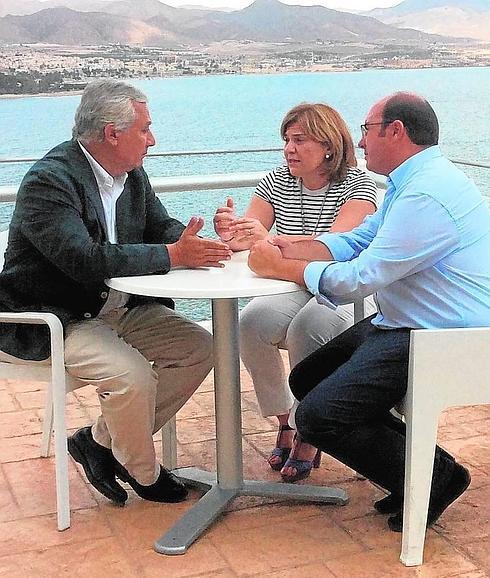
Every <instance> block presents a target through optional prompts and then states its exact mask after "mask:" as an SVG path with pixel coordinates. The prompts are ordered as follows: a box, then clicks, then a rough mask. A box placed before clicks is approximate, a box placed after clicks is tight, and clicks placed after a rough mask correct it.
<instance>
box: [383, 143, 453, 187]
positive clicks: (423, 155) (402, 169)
mask: <svg viewBox="0 0 490 578" xmlns="http://www.w3.org/2000/svg"><path fill="white" fill-rule="evenodd" d="M441 156H442V153H441V149H440V148H439V146H438V145H434V146H431V147H428V148H426V149H424V150H422V151H420V152H419V153H417V154H415V155H413V156H412V157H410V158H408V159H407V160H406V161H404V162H403V163H402V164H401V165H398V166H397V167H396V169H393V170H392V171H391V173H390V174H389V175H388V181H387V182H388V184H392V185H393V186H394V187H395V188H399V187H400V186H401V185H403V182H404V181H405V179H406V178H407V176H408V175H410V174H412V173H413V172H414V171H416V170H417V169H419V168H420V167H421V166H422V165H423V164H425V163H426V162H427V161H429V160H432V159H435V158H437V157H441Z"/></svg>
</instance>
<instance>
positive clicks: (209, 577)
mask: <svg viewBox="0 0 490 578" xmlns="http://www.w3.org/2000/svg"><path fill="white" fill-rule="evenodd" d="M236 576H237V575H236V574H235V572H233V570H231V569H229V568H227V569H225V570H215V571H214V572H206V573H204V574H199V575H198V576H196V578H236ZM470 578H471V577H470ZM478 578H479V577H478Z"/></svg>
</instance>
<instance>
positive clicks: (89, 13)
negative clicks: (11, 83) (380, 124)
mask: <svg viewBox="0 0 490 578" xmlns="http://www.w3.org/2000/svg"><path fill="white" fill-rule="evenodd" d="M441 2H442V0H425V1H424V2H422V0H406V1H405V2H402V4H400V5H399V6H396V7H394V8H392V9H386V10H385V11H381V12H378V11H374V12H371V13H369V14H367V15H359V14H351V13H348V12H340V11H337V10H331V9H329V8H325V7H322V6H291V5H286V4H282V3H281V2H279V1H278V0H256V1H255V2H254V3H253V4H251V5H250V6H248V7H246V8H244V9H242V10H237V11H233V12H223V11H218V10H207V9H206V10H204V9H186V8H174V7H172V6H168V5H166V4H163V3H162V2H159V0H137V1H134V0H112V1H109V2H101V1H100V0H48V1H47V2H39V1H38V0H0V43H4V44H5V43H9V44H13V43H26V44H27V43H29V44H31V43H45V44H70V45H93V44H107V43H122V44H136V45H138V44H139V45H146V46H164V47H169V48H172V47H177V46H179V45H188V46H197V45H200V44H204V45H209V44H211V43H214V42H224V41H231V40H234V41H252V42H264V43H271V42H273V43H283V42H297V43H308V42H310V43H314V42H316V41H321V42H324V43H335V44H339V43H340V44H341V43H361V44H362V43H371V44H387V43H395V44H397V43H398V44H400V43H402V44H403V43H408V44H414V43H419V44H420V45H421V46H426V45H427V44H429V43H430V42H433V41H434V40H436V39H437V37H433V36H430V35H428V34H426V33H424V32H420V31H417V30H413V29H407V28H406V26H405V25H403V26H404V27H403V28H399V27H397V26H398V25H399V24H400V22H399V21H398V20H397V19H400V18H409V17H410V15H411V14H413V12H410V11H408V12H403V13H399V12H397V11H399V10H401V9H402V8H401V7H402V6H403V5H407V6H405V8H407V9H408V10H410V9H411V10H420V9H421V8H420V7H421V6H422V5H423V6H426V7H432V8H430V9H429V11H430V10H445V9H446V8H440V7H439V5H440V4H441ZM445 2H446V4H445V6H446V5H447V4H448V3H451V0H445ZM489 3H490V0H489V1H487V2H484V1H483V0H480V1H479V2H477V0H471V1H467V2H466V4H471V5H473V4H475V5H477V4H478V5H479V6H480V10H481V11H483V10H486V8H485V6H486V5H488V4H489ZM436 5H437V7H435V6H436ZM410 7H411V8H410ZM471 9H472V10H476V8H471ZM390 10H392V11H395V12H392V13H391V15H390V12H389V11H390ZM427 11H428V10H427V9H425V12H424V13H426V12H427ZM488 14H490V8H489V12H488ZM374 15H376V18H380V19H381V18H382V19H384V20H385V22H381V21H380V20H378V19H376V18H374V17H373V16H374ZM389 19H393V20H394V22H393V24H396V26H393V25H392V23H388V20H389ZM439 33H440V34H444V31H443V30H440V31H439ZM439 39H440V38H439Z"/></svg>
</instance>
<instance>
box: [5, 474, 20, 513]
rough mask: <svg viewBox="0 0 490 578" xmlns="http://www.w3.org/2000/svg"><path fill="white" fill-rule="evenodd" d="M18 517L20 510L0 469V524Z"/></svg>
mask: <svg viewBox="0 0 490 578" xmlns="http://www.w3.org/2000/svg"><path fill="white" fill-rule="evenodd" d="M20 517H21V512H20V508H19V506H18V504H17V502H16V501H15V499H14V496H13V494H12V491H11V488H10V486H9V485H8V483H7V480H6V478H5V476H4V474H3V471H2V469H0V522H8V521H9V520H16V519H18V518H20Z"/></svg>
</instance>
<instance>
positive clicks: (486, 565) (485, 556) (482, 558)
mask: <svg viewBox="0 0 490 578" xmlns="http://www.w3.org/2000/svg"><path fill="white" fill-rule="evenodd" d="M488 544H489V540H488V538H487V539H486V540H480V541H478V542H474V543H471V544H465V545H464V546H463V547H462V548H461V551H462V552H464V553H466V554H467V555H468V556H469V558H470V559H471V561H472V562H473V563H474V564H476V565H477V566H478V567H479V568H480V569H482V570H484V571H485V572H486V574H485V577H486V578H488V576H490V552H489V548H488Z"/></svg>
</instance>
